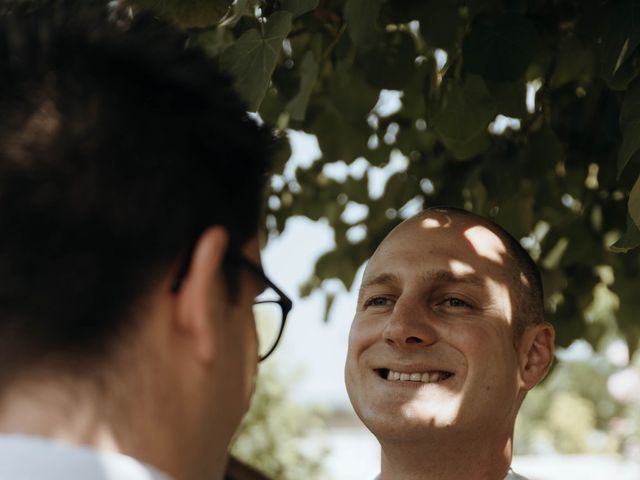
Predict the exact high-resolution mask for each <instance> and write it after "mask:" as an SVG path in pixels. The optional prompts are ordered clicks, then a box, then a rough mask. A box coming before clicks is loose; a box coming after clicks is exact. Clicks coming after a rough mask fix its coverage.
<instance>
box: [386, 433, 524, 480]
mask: <svg viewBox="0 0 640 480" xmlns="http://www.w3.org/2000/svg"><path fill="white" fill-rule="evenodd" d="M461 438H465V437H463V436H462V435H460V436H457V437H456V438H451V439H449V440H448V441H442V439H440V440H439V441H429V442H425V443H422V444H421V443H417V442H381V446H382V474H381V477H380V478H381V480H457V479H460V478H464V479H466V480H503V479H504V478H505V476H506V475H507V472H508V471H509V465H510V464H511V448H512V440H511V437H510V436H509V437H508V438H504V439H501V440H500V441H498V442H494V444H493V445H492V444H491V442H489V441H487V439H486V438H484V439H482V438H479V439H477V440H474V441H471V442H468V441H467V442H462V441H460V439H461Z"/></svg>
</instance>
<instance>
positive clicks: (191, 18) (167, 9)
mask: <svg viewBox="0 0 640 480" xmlns="http://www.w3.org/2000/svg"><path fill="white" fill-rule="evenodd" d="M135 3H136V4H137V5H140V6H141V7H143V8H147V9H150V10H153V11H154V12H157V13H158V14H159V15H161V16H163V17H166V18H168V19H169V20H171V21H173V22H175V23H176V24H177V25H179V26H180V27H181V28H206V27H210V26H212V25H215V24H216V23H218V22H219V21H220V19H222V18H223V17H224V15H225V14H226V13H227V12H228V11H229V7H230V6H231V3H232V0H135Z"/></svg>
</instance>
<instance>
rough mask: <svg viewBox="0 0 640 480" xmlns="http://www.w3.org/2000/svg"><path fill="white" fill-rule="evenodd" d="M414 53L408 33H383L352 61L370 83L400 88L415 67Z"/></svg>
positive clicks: (393, 88) (412, 43)
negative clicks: (373, 45)
mask: <svg viewBox="0 0 640 480" xmlns="http://www.w3.org/2000/svg"><path fill="white" fill-rule="evenodd" d="M416 56H417V52H416V48H415V42H414V41H413V38H412V37H411V35H410V34H408V33H405V32H393V33H385V34H384V35H381V36H380V39H379V42H378V43H377V44H376V46H375V47H372V48H370V49H368V50H367V51H366V52H363V53H360V54H359V55H358V57H357V59H356V64H357V66H358V68H360V69H361V70H362V72H363V74H364V75H363V76H364V78H365V79H366V81H367V82H368V83H370V84H371V85H373V86H374V87H377V88H386V89H389V90H402V89H403V88H404V86H405V85H406V84H407V83H408V81H409V80H410V79H411V76H412V73H413V71H414V70H415V69H416V66H415V59H416Z"/></svg>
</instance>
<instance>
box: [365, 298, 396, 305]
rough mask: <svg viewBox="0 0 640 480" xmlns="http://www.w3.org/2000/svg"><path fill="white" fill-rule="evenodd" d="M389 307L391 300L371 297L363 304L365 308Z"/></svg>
mask: <svg viewBox="0 0 640 480" xmlns="http://www.w3.org/2000/svg"><path fill="white" fill-rule="evenodd" d="M389 305H391V300H390V299H388V298H386V297H371V298H370V299H368V300H367V301H366V302H365V303H364V306H365V307H387V306H389Z"/></svg>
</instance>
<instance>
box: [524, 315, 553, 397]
mask: <svg viewBox="0 0 640 480" xmlns="http://www.w3.org/2000/svg"><path fill="white" fill-rule="evenodd" d="M555 338H556V332H555V330H554V328H553V326H552V325H550V324H549V323H547V322H543V323H541V324H537V325H530V326H528V327H527V329H526V330H525V331H524V333H523V334H522V338H521V339H520V344H519V346H518V362H519V367H520V379H521V382H522V388H523V389H525V390H531V389H532V388H533V387H535V386H536V385H537V384H538V383H540V382H541V381H542V379H543V378H544V377H545V376H546V374H547V372H548V371H549V368H551V364H552V362H553V355H554V351H555V347H554V342H555Z"/></svg>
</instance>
